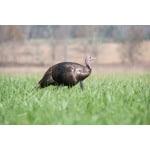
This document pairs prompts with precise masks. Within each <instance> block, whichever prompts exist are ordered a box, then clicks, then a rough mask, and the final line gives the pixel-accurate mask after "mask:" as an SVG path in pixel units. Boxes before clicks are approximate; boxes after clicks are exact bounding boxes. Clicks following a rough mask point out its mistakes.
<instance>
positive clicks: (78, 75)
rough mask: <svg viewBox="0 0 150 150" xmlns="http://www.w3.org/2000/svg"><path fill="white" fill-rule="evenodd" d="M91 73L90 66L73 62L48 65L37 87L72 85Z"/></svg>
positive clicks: (81, 85)
mask: <svg viewBox="0 0 150 150" xmlns="http://www.w3.org/2000/svg"><path fill="white" fill-rule="evenodd" d="M90 74H91V68H89V67H88V66H83V65H80V64H78V63H73V62H62V63H59V64H56V65H54V66H52V67H50V68H49V69H48V70H47V71H46V73H45V74H44V76H43V78H42V79H41V80H40V81H39V87H40V88H43V87H46V86H49V85H57V86H61V85H63V86H68V87H72V86H74V85H76V84H77V83H79V82H80V87H81V88H82V89H83V84H82V81H83V80H84V79H85V78H87V77H88V76H89V75H90Z"/></svg>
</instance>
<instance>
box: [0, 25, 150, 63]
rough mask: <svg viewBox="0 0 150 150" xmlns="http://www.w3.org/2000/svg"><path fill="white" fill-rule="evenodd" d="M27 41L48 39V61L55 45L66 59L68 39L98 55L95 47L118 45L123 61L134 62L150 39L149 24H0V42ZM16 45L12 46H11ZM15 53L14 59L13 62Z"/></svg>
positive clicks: (53, 57)
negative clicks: (60, 45) (144, 43)
mask: <svg viewBox="0 0 150 150" xmlns="http://www.w3.org/2000/svg"><path fill="white" fill-rule="evenodd" d="M30 39H48V40H49V43H50V45H51V47H52V49H53V51H52V54H51V58H52V60H55V58H56V51H55V49H56V46H57V45H58V43H59V44H62V45H63V50H64V51H63V55H64V60H67V51H68V49H67V45H68V43H70V40H74V39H79V41H81V43H82V46H83V49H84V50H85V53H86V51H87V50H88V46H89V45H92V49H93V51H92V53H93V54H94V55H98V53H100V51H99V50H98V48H97V47H98V46H97V44H100V43H104V42H119V43H121V47H122V48H121V49H122V50H121V51H120V56H121V58H122V62H130V63H135V62H136V60H137V59H138V57H140V56H141V50H140V47H141V44H142V42H143V41H144V40H150V26H148V25H142V26H140V25H25V26H23V25H22V26H21V25H1V26H0V43H6V42H17V43H20V42H24V41H26V40H30ZM14 45H15V44H14ZM15 57H16V56H15V53H14V59H15Z"/></svg>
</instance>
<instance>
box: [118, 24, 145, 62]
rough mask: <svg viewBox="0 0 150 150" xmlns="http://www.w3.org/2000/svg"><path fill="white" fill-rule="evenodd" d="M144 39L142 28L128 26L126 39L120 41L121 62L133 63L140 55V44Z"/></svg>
mask: <svg viewBox="0 0 150 150" xmlns="http://www.w3.org/2000/svg"><path fill="white" fill-rule="evenodd" d="M143 40H144V37H143V34H142V29H139V28H136V27H135V26H130V27H129V29H128V30H127V39H126V40H123V41H122V44H121V47H122V51H121V59H122V62H123V63H124V62H129V63H131V64H134V63H135V62H137V60H138V59H139V58H140V56H141V54H142V53H141V45H142V42H143Z"/></svg>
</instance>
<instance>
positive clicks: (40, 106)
mask: <svg viewBox="0 0 150 150" xmlns="http://www.w3.org/2000/svg"><path fill="white" fill-rule="evenodd" d="M40 78H41V76H40V75H37V76H35V75H31V76H29V75H28V76H25V75H0V87H1V88H0V124H19V125H22V124H42V125H43V124H96V125H97V124H111V125H112V124H150V74H132V75H131V74H125V75H123V74H122V75H121V74H103V75H93V76H90V77H89V78H87V79H86V80H85V81H84V86H85V88H84V91H82V90H81V89H80V87H79V85H76V86H75V87H73V88H72V89H68V88H67V87H62V88H59V89H57V88H56V87H54V86H50V87H47V88H44V89H41V90H37V91H36V90H35V91H33V92H30V91H31V89H32V88H33V86H35V84H36V82H37V81H38V80H39V79H40Z"/></svg>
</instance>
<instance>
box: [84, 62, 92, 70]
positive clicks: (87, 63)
mask: <svg viewBox="0 0 150 150" xmlns="http://www.w3.org/2000/svg"><path fill="white" fill-rule="evenodd" d="M85 64H86V67H87V68H88V69H89V71H90V72H91V70H92V67H91V62H90V61H88V60H85Z"/></svg>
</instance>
